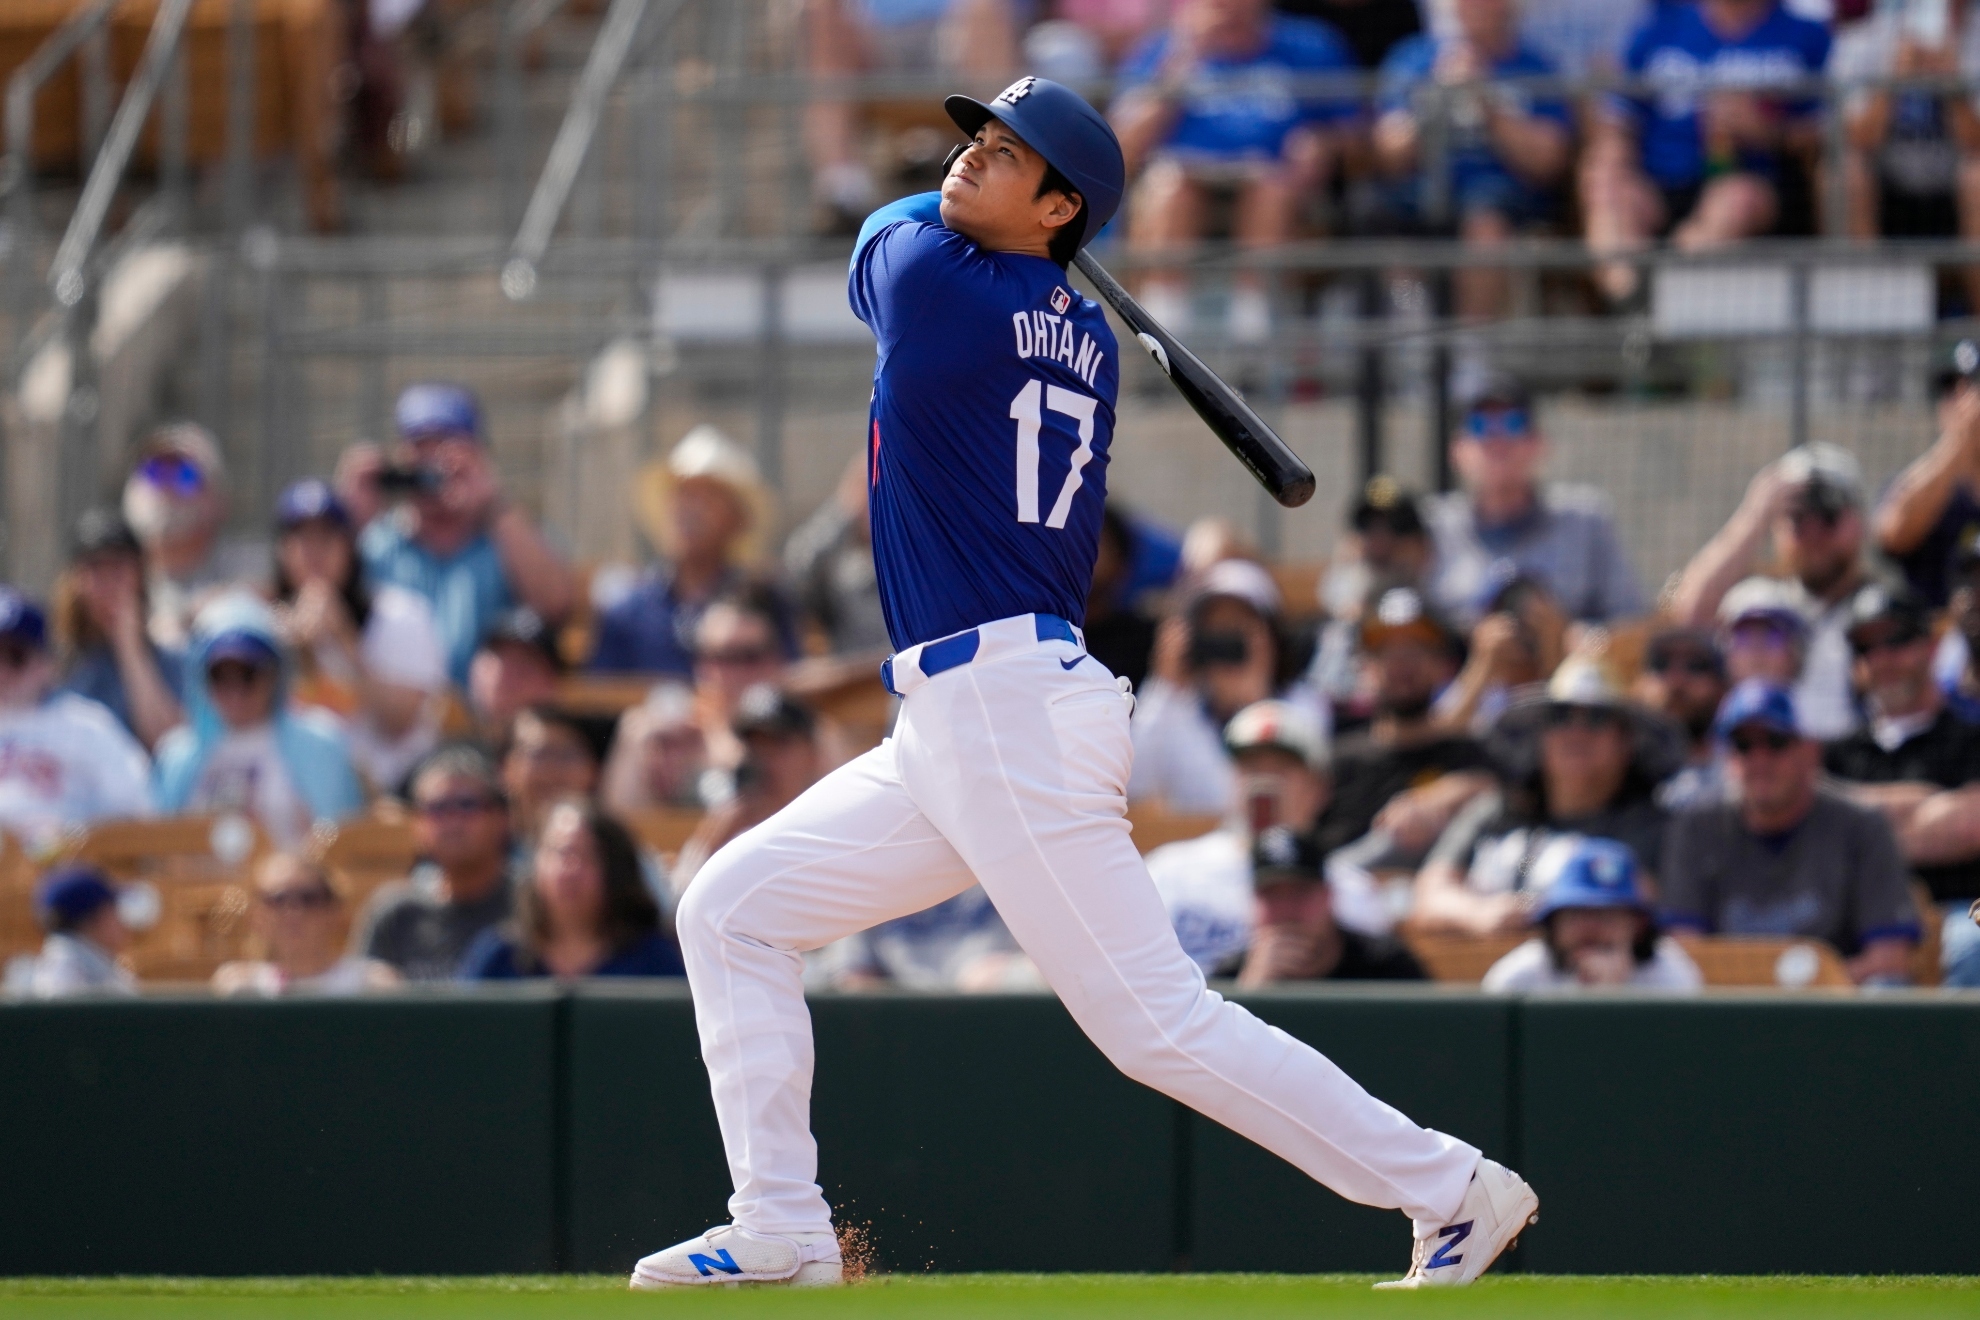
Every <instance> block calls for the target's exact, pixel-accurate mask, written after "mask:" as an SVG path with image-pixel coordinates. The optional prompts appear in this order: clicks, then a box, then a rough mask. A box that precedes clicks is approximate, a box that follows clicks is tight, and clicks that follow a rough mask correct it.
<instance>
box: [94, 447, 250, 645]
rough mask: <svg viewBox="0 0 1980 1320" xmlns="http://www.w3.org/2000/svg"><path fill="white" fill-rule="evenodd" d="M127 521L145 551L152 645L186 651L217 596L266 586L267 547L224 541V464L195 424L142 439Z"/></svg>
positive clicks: (127, 487) (127, 496)
mask: <svg viewBox="0 0 1980 1320" xmlns="http://www.w3.org/2000/svg"><path fill="white" fill-rule="evenodd" d="M122 508H123V514H124V521H125V523H127V524H128V525H129V526H130V529H131V531H132V532H133V533H135V534H136V536H137V539H138V543H139V544H140V545H142V546H143V547H144V569H145V598H146V601H147V603H148V605H149V608H150V615H149V618H148V619H147V621H146V627H147V630H148V631H149V632H150V634H151V640H152V641H153V642H154V643H155V644H156V645H158V646H159V647H161V648H162V649H164V650H168V651H183V650H185V649H186V644H187V641H186V639H187V637H188V635H189V633H190V631H191V628H192V620H193V615H194V614H196V613H198V611H199V608H200V606H202V605H204V604H205V603H206V601H207V600H209V599H211V598H212V597H213V596H214V595H215V594H217V593H219V592H221V591H225V590H227V589H228V588H230V587H234V586H240V585H246V586H257V585H259V584H261V583H262V582H263V581H264V580H265V574H266V572H267V564H268V547H267V546H266V544H256V543H253V542H248V541H239V540H234V539H232V538H228V537H225V536H223V535H222V530H223V528H224V527H225V526H226V522H227V465H226V462H225V460H223V459H222V458H221V456H220V442H219V441H218V440H216V439H214V438H213V433H212V432H211V431H209V430H207V429H206V428H205V427H203V426H201V425H199V424H198V423H197V422H174V423H172V424H171V425H169V426H161V427H159V428H158V429H157V430H155V431H153V432H152V433H151V434H150V435H148V436H146V437H145V440H144V443H143V445H141V446H140V447H139V450H138V462H137V466H136V467H135V468H134V469H132V471H131V474H130V476H129V477H128V478H126V479H125V481H124V494H123V503H122Z"/></svg>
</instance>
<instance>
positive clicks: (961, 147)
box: [942, 142, 970, 179]
mask: <svg viewBox="0 0 1980 1320" xmlns="http://www.w3.org/2000/svg"><path fill="white" fill-rule="evenodd" d="M969 147H970V144H969V143H967V142H958V143H956V145H955V146H953V147H950V148H949V158H948V159H947V160H945V161H943V162H942V177H943V178H945V179H946V178H948V177H949V171H951V170H953V169H954V168H955V167H956V162H957V161H959V160H961V159H962V154H963V153H964V152H965V151H968V150H969Z"/></svg>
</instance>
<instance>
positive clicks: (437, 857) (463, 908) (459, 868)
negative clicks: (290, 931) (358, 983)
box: [351, 744, 519, 981]
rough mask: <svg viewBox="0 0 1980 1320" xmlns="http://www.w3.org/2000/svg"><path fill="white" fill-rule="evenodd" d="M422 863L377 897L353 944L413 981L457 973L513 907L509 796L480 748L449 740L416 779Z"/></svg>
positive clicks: (417, 837) (440, 978) (417, 838)
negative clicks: (476, 943)
mask: <svg viewBox="0 0 1980 1320" xmlns="http://www.w3.org/2000/svg"><path fill="white" fill-rule="evenodd" d="M412 818H413V842H414V843H415V844H416V845H417V847H418V850H419V858H420V861H419V865H417V866H415V867H414V868H413V871H412V874H411V875H409V876H407V877H406V878H405V879H404V880H400V881H396V882H394V883H392V884H388V885H386V886H385V887H384V888H382V889H380V890H379V891H378V892H377V893H375V894H373V895H372V896H371V902H370V903H369V904H367V905H366V907H365V911H364V915H363V916H362V917H361V918H360V920H359V923H358V932H357V935H356V937H355V938H354V939H353V940H352V941H351V947H352V948H354V949H357V950H360V951H361V952H362V953H363V954H364V956H365V957H367V958H372V959H376V960H377V961H379V962H383V963H386V964H388V965H389V966H391V967H392V969H393V970H394V971H396V972H397V973H398V974H399V975H400V977H402V978H403V979H405V980H408V981H447V980H452V979H453V977H454V974H455V973H456V971H458V970H459V968H460V965H461V959H462V958H463V957H464V956H465V955H466V953H467V950H468V946H469V945H471V944H473V943H474V941H475V939H476V938H477V937H479V936H480V934H481V933H482V932H483V931H485V930H487V929H489V928H490V927H492V926H497V925H500V924H501V923H502V922H504V921H507V920H508V919H509V914H510V913H511V912H512V911H513V910H514V903H515V897H514V896H515V890H516V887H517V878H516V870H517V868H518V865H519V864H518V863H517V862H516V861H515V860H514V859H513V857H512V855H511V852H510V847H509V843H510V838H509V803H508V799H507V798H505V797H504V796H503V794H502V785H501V780H500V778H499V776H498V775H497V773H496V770H495V767H494V765H493V764H491V763H490V762H489V760H488V757H487V756H486V755H484V754H483V753H482V752H481V751H480V750H478V749H477V748H474V747H469V746H466V745H462V744H455V745H453V746H449V747H442V748H441V749H440V750H439V751H437V752H435V753H434V754H433V755H432V756H429V757H428V758H427V759H426V760H425V761H424V762H422V763H421V765H420V767H419V769H418V770H416V771H414V772H413V778H412Z"/></svg>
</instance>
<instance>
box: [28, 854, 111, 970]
mask: <svg viewBox="0 0 1980 1320" xmlns="http://www.w3.org/2000/svg"><path fill="white" fill-rule="evenodd" d="M117 897H118V890H117V888H116V886H114V885H112V884H111V883H110V880H109V878H108V877H107V876H105V875H104V874H103V873H102V872H101V871H99V870H97V869H96V868H95V867H92V866H82V865H73V866H65V867H61V868H58V869H57V870H54V871H51V872H49V873H48V875H46V876H45V877H43V879H42V881H41V883H40V884H39V885H37V886H36V887H35V891H34V914H35V917H36V919H38V920H39V921H40V922H41V926H42V929H43V930H45V931H47V932H48V936H47V938H46V939H45V940H44V941H43V942H42V946H41V952H40V954H39V955H38V956H37V957H36V958H35V959H34V963H33V967H32V968H31V970H30V971H29V973H28V980H27V988H28V993H29V994H31V995H33V996H34V997H35V998H37V999H58V998H64V997H66V996H69V995H84V994H92V993H95V994H122V995H128V994H135V993H136V992H137V980H136V978H135V977H133V976H132V975H131V973H130V972H129V971H128V970H127V969H126V968H124V967H123V966H122V965H120V964H119V963H118V961H117V959H118V958H119V957H120V956H121V955H122V954H123V953H124V952H125V951H126V950H127V949H129V948H130V945H131V929H130V927H129V926H127V925H125V923H124V919H123V917H122V916H121V915H120V914H119V912H118V907H117Z"/></svg>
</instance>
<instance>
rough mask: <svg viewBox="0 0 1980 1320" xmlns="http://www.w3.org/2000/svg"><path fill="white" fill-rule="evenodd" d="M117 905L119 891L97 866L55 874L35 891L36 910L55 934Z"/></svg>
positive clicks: (63, 870)
mask: <svg viewBox="0 0 1980 1320" xmlns="http://www.w3.org/2000/svg"><path fill="white" fill-rule="evenodd" d="M116 901H117V891H116V889H115V888H114V887H113V886H112V885H111V884H110V882H109V881H108V880H106V879H104V878H103V873H102V872H101V871H99V870H97V869H96V868H95V867H93V866H65V867H62V868H61V869H60V870H56V871H51V872H49V873H48V876H47V878H46V879H44V880H43V881H42V882H41V884H40V885H39V886H38V887H37V888H36V889H35V891H34V910H35V912H36V913H37V914H39V916H40V917H41V924H42V925H44V926H46V927H48V928H50V929H54V930H61V929H66V928H68V927H70V926H74V925H76V924H77V923H79V922H82V921H86V920H88V919H89V918H90V917H91V916H94V915H95V914H96V913H97V912H98V911H100V910H101V909H102V908H103V907H104V906H105V905H107V904H110V903H115V902H116Z"/></svg>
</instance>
